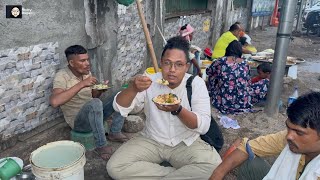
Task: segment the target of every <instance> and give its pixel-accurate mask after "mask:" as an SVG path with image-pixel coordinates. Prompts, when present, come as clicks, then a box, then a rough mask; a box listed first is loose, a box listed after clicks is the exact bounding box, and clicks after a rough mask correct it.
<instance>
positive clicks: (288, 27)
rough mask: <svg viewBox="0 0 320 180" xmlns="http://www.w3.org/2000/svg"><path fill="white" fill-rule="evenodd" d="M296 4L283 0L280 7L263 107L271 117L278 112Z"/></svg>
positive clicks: (294, 0)
mask: <svg viewBox="0 0 320 180" xmlns="http://www.w3.org/2000/svg"><path fill="white" fill-rule="evenodd" d="M296 5H297V0H284V2H283V5H282V8H281V17H280V23H279V27H278V33H277V41H276V49H275V54H274V59H273V65H272V73H271V79H270V87H269V90H268V97H267V104H266V107H265V109H264V111H265V113H266V114H267V115H268V116H269V117H273V116H275V115H277V114H278V112H279V109H278V106H279V99H280V93H281V91H282V86H283V76H284V73H285V68H286V59H287V54H288V47H289V42H290V36H291V33H292V28H293V21H294V13H295V9H296Z"/></svg>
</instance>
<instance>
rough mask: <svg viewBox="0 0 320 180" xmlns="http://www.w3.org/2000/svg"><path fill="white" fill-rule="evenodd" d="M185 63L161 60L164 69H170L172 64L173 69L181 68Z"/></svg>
mask: <svg viewBox="0 0 320 180" xmlns="http://www.w3.org/2000/svg"><path fill="white" fill-rule="evenodd" d="M186 64H187V63H182V62H171V61H163V62H162V66H163V68H166V69H170V68H172V66H174V68H175V69H178V70H181V69H183V68H184V66H185V65H186Z"/></svg>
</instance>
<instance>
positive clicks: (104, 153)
mask: <svg viewBox="0 0 320 180" xmlns="http://www.w3.org/2000/svg"><path fill="white" fill-rule="evenodd" d="M94 152H95V153H97V154H98V155H99V156H100V157H101V158H102V159H103V160H105V161H106V160H109V159H110V157H111V155H112V153H113V149H112V147H111V146H103V147H97V148H96V149H95V150H94Z"/></svg>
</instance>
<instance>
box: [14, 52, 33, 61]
mask: <svg viewBox="0 0 320 180" xmlns="http://www.w3.org/2000/svg"><path fill="white" fill-rule="evenodd" d="M30 56H31V53H30V52H26V53H20V54H18V55H17V57H18V60H19V61H21V60H29V59H30Z"/></svg>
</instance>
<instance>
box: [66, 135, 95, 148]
mask: <svg viewBox="0 0 320 180" xmlns="http://www.w3.org/2000/svg"><path fill="white" fill-rule="evenodd" d="M70 134H71V135H70V139H71V140H72V141H75V142H79V143H81V144H82V145H83V146H84V147H85V148H86V150H87V151H90V150H93V149H94V148H95V147H96V146H95V144H94V136H93V133H92V132H88V133H83V132H76V131H74V130H71V133H70Z"/></svg>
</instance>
